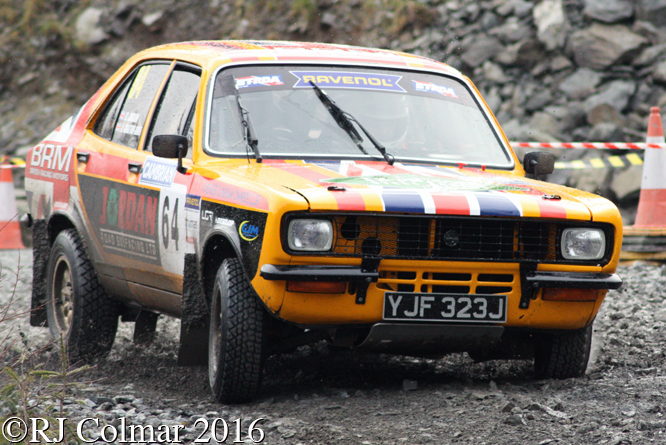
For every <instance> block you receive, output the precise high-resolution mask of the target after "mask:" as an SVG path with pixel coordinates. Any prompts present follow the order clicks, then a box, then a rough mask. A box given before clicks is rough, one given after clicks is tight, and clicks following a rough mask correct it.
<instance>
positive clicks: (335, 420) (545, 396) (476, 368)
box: [0, 250, 666, 445]
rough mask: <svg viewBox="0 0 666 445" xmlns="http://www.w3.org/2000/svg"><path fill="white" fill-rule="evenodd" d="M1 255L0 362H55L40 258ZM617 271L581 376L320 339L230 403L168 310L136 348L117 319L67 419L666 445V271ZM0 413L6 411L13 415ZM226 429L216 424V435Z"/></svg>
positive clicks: (358, 439)
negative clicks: (35, 265) (247, 399)
mask: <svg viewBox="0 0 666 445" xmlns="http://www.w3.org/2000/svg"><path fill="white" fill-rule="evenodd" d="M0 261H1V263H2V281H1V282H0V308H1V307H3V306H6V304H7V302H8V301H9V299H10V298H11V297H12V295H14V301H13V302H12V304H11V306H10V309H9V312H8V315H18V318H15V319H12V320H6V321H4V322H2V323H0V339H2V338H5V335H9V338H8V339H6V340H4V345H5V348H0V353H1V351H2V350H3V349H6V345H9V344H10V343H12V340H13V341H14V343H13V346H11V348H12V354H5V357H4V360H7V359H8V357H9V356H10V355H11V356H12V357H16V354H17V353H25V352H26V351H27V352H33V353H34V354H36V357H37V359H35V360H37V361H39V362H41V363H42V364H43V366H46V367H47V368H48V367H49V366H50V367H54V368H55V367H56V365H57V363H56V359H55V356H56V355H55V354H54V352H53V351H51V350H48V348H46V349H47V350H46V352H41V353H38V352H39V351H40V348H42V349H43V348H44V347H45V346H47V345H48V335H47V332H46V330H45V329H39V328H31V327H29V324H28V320H27V316H25V315H21V313H22V312H24V311H25V310H27V309H28V307H29V296H30V282H31V270H30V261H31V252H30V251H29V250H24V251H20V252H17V251H0ZM19 265H20V266H19ZM17 270H18V279H17ZM619 273H620V275H621V276H622V278H623V279H624V280H625V285H624V286H623V288H622V289H621V290H620V291H617V292H611V293H609V295H608V297H607V298H606V301H605V303H604V305H603V307H602V310H601V312H600V314H599V316H598V318H597V321H596V323H595V333H594V347H593V354H592V358H591V361H590V365H589V367H588V371H587V375H586V376H585V377H584V378H580V379H571V380H565V381H555V380H544V381H535V380H533V379H532V376H531V364H530V363H527V362H489V363H478V364H477V363H474V362H473V361H472V360H470V359H469V357H467V356H466V355H464V354H458V355H451V356H448V357H446V358H444V359H442V360H426V359H413V358H405V357H394V356H387V355H377V354H366V355H358V354H351V353H342V352H338V351H333V350H331V349H329V348H328V347H326V346H325V345H323V344H317V345H314V346H311V347H304V348H300V349H299V350H297V351H296V352H294V353H292V354H287V355H281V356H276V357H272V358H271V359H269V361H268V363H267V371H266V375H265V377H264V390H263V392H262V395H261V397H260V398H259V399H258V400H257V401H256V402H254V403H251V404H246V405H238V406H225V405H220V404H217V403H215V402H213V400H212V397H211V395H210V393H209V389H208V382H207V378H206V372H205V369H203V368H180V367H177V366H176V352H177V341H178V340H177V339H178V329H179V327H178V326H179V325H178V323H177V321H175V320H171V319H166V318H164V317H162V318H160V321H159V323H158V335H157V341H156V342H155V343H154V344H153V345H152V346H149V347H138V346H135V345H133V343H132V340H131V339H132V325H131V324H122V325H121V328H120V330H119V333H118V336H117V338H116V343H115V345H114V348H113V351H112V352H111V354H110V356H109V357H108V358H107V359H106V360H104V361H101V362H100V363H98V364H97V365H96V367H95V368H94V369H92V370H91V371H88V372H86V373H84V374H81V375H79V376H78V377H77V381H79V382H81V383H83V385H81V386H80V387H79V388H72V389H71V391H72V394H71V395H70V396H68V398H67V399H66V400H65V402H66V406H65V408H66V410H67V412H68V415H67V418H68V420H67V422H69V423H67V425H74V426H76V424H77V422H79V421H80V420H81V419H83V418H86V417H92V418H96V419H100V422H102V423H100V427H96V425H94V424H93V423H92V421H89V422H87V423H86V424H85V425H84V428H83V430H84V431H87V434H89V436H87V437H93V438H96V437H97V436H99V434H100V432H101V430H102V425H104V422H105V423H107V424H108V425H109V427H107V429H106V430H105V431H106V433H107V434H111V432H110V431H111V429H113V428H115V431H116V432H117V431H121V430H122V428H123V426H125V427H127V424H134V425H139V426H142V427H144V428H147V426H148V425H151V426H153V427H154V431H155V432H156V435H155V441H156V442H162V443H163V442H164V440H163V439H165V438H167V436H166V435H164V434H163V435H162V436H158V435H157V432H159V431H161V432H162V433H164V432H165V429H166V428H171V429H170V430H169V431H170V432H171V436H170V438H171V440H173V439H174V437H175V436H174V434H173V432H174V431H175V429H178V433H179V436H178V439H180V440H181V441H183V442H184V443H191V442H193V441H194V440H195V439H196V438H197V436H199V435H200V434H202V432H204V431H205V434H203V439H204V440H203V443H215V441H214V440H213V439H212V438H211V437H210V432H211V431H210V427H209V428H208V429H206V424H209V425H211V424H212V423H213V420H214V419H217V418H220V419H224V420H225V421H226V422H227V423H228V426H229V432H230V435H229V438H228V439H227V441H226V442H227V443H233V441H234V440H235V439H236V429H237V426H238V424H239V423H240V425H241V441H242V440H245V442H250V443H251V440H250V439H249V438H248V436H247V431H248V429H249V427H250V424H251V422H252V421H254V420H256V419H263V420H261V421H260V422H258V423H256V424H255V426H256V427H258V428H260V429H261V430H262V431H263V432H264V433H265V438H264V439H263V443H268V444H299V443H300V444H330V443H336V442H343V443H350V444H362V445H366V444H401V443H405V444H428V443H441V444H454V443H455V444H479V445H480V444H540V445H545V444H597V443H598V444H614V445H618V444H647V443H659V444H663V443H666V419H664V417H663V416H664V413H666V401H664V397H663V394H664V393H665V392H666V370H664V366H663V363H664V332H665V330H664V326H665V323H666V304H665V299H666V290H665V288H664V284H666V267H662V266H659V265H654V264H647V263H641V262H636V263H634V264H631V265H626V266H623V267H621V268H620V271H619ZM1 318H2V316H1V315H0V319H1ZM35 351H37V352H35ZM2 359H3V358H2V357H1V356H0V360H2ZM35 360H32V361H33V362H34V361H35ZM1 386H2V381H1V380H0V387H1ZM40 394H41V395H49V392H48V389H46V388H45V387H44V386H43V385H40V384H38V382H34V384H33V386H32V387H31V393H30V398H33V399H34V403H35V404H40V405H39V406H38V407H37V412H43V409H45V403H46V402H44V401H39V399H38V398H37V395H40ZM50 395H51V396H53V393H50ZM0 406H1V403H0ZM0 409H2V412H1V413H0V414H1V415H0V417H2V416H3V415H4V416H8V415H10V412H9V410H8V409H7V407H6V406H5V407H4V408H0ZM39 410H42V411H39ZM236 419H241V421H240V422H235V421H236ZM123 423H125V425H124V424H123ZM220 425H222V423H221V422H218V427H219V426H220ZM127 428H128V429H127V430H126V432H130V431H131V427H127ZM223 432H224V431H223V430H222V429H221V428H218V429H217V433H218V438H221V436H222V435H223ZM106 437H107V438H109V436H108V435H107V436H106ZM128 437H129V436H126V438H125V439H126V442H124V443H130V442H132V441H131V440H128V439H127V438H128ZM136 437H138V436H136ZM254 438H255V440H257V439H259V432H258V431H255V435H254ZM103 439H104V438H103V437H102V438H100V441H103ZM121 439H122V437H121V436H118V438H117V439H116V441H115V443H123V442H121ZM135 441H140V440H139V439H138V438H135ZM0 443H2V438H0ZM144 443H145V442H144Z"/></svg>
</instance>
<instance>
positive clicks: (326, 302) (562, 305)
mask: <svg viewBox="0 0 666 445" xmlns="http://www.w3.org/2000/svg"><path fill="white" fill-rule="evenodd" d="M377 263H378V262H377ZM377 263H374V264H373V263H372V262H370V261H364V262H363V263H362V264H358V263H357V264H356V265H348V264H340V263H339V262H338V264H319V265H316V264H312V263H310V264H303V263H301V264H300V265H294V264H292V265H273V264H264V265H263V266H262V267H261V268H260V274H259V275H260V277H257V280H258V282H257V283H254V284H255V289H258V293H259V295H260V296H261V298H262V299H263V300H264V301H269V302H270V300H271V298H276V297H277V296H279V297H282V296H283V298H281V302H282V304H281V305H280V307H279V309H277V310H274V311H273V313H274V314H275V315H276V316H277V317H279V318H281V319H283V320H285V321H289V322H293V323H296V324H299V325H302V326H317V325H322V326H323V325H336V326H343V325H346V326H360V325H363V324H365V325H374V324H375V323H382V322H385V321H384V320H383V315H382V314H383V306H384V294H385V292H387V291H389V292H396V291H400V292H417V293H433V294H445V293H456V294H460V293H469V294H501V295H507V297H508V301H507V305H508V306H507V310H508V313H507V321H506V323H502V324H501V325H502V326H505V327H513V328H521V329H555V330H560V329H580V328H582V327H584V326H587V325H588V324H589V323H590V322H591V321H592V320H593V319H594V316H595V315H596V313H597V311H598V310H599V307H600V306H601V303H602V301H603V299H604V298H603V297H604V296H605V293H604V289H616V288H618V287H619V286H620V285H621V283H622V281H621V280H620V278H619V277H618V276H617V275H615V274H610V273H600V271H598V270H596V271H591V270H590V271H587V272H582V271H578V270H571V267H568V269H569V270H568V271H566V272H565V271H536V270H534V269H536V267H534V268H531V267H530V268H525V267H521V266H522V265H521V264H518V263H479V262H425V261H424V262H421V261H410V262H405V261H400V260H389V259H383V260H382V261H381V265H379V264H377ZM290 281H304V282H307V281H310V282H317V281H319V282H326V281H329V282H333V281H337V282H347V283H349V285H348V286H347V292H344V293H299V292H297V291H288V290H287V286H286V283H288V282H290ZM269 284H270V286H268V285H269ZM546 288H555V289H557V288H566V289H581V290H584V289H599V294H598V298H597V299H596V301H553V300H544V299H543V298H541V297H542V294H543V292H544V289H546ZM278 293H282V295H279V294H278ZM523 297H526V298H523Z"/></svg>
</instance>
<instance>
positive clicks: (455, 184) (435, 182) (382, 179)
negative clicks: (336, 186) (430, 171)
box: [321, 174, 524, 192]
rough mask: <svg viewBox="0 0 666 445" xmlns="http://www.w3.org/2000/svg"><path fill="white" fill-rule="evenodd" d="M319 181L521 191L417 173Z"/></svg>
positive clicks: (381, 185)
mask: <svg viewBox="0 0 666 445" xmlns="http://www.w3.org/2000/svg"><path fill="white" fill-rule="evenodd" d="M321 182H333V183H342V184H358V185H367V186H375V187H395V188H401V189H417V190H427V191H431V192H433V191H442V192H467V191H488V190H507V191H522V190H524V189H523V188H520V187H513V186H510V185H504V184H497V183H495V182H493V181H487V180H485V179H480V178H455V179H454V178H438V177H434V176H432V177H424V176H419V175H411V174H405V175H376V176H353V177H347V178H333V179H330V178H329V179H322V180H321Z"/></svg>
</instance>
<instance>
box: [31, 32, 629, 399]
mask: <svg viewBox="0 0 666 445" xmlns="http://www.w3.org/2000/svg"><path fill="white" fill-rule="evenodd" d="M524 164H525V170H524V169H523V167H521V165H520V163H519V162H518V159H517V158H516V155H515V154H514V152H513V151H512V149H511V147H510V146H509V144H508V141H507V139H506V137H505V136H504V134H503V133H502V130H501V128H500V126H499V125H498V123H497V121H496V120H495V118H494V116H493V114H492V113H491V111H490V110H489V109H488V107H487V105H486V104H485V102H484V101H483V99H482V98H481V96H480V95H479V92H478V91H477V90H476V89H475V87H474V85H473V84H472V83H471V81H470V80H469V79H467V78H466V77H464V76H462V75H461V74H460V73H459V72H458V71H456V70H454V69H452V68H450V67H449V66H447V65H444V64H442V63H438V62H435V61H433V60H429V59H426V58H422V57H416V56H412V55H409V54H404V53H398V52H392V51H385V50H379V49H369V48H357V47H349V46H342V45H325V44H315V43H294V42H268V41H261V42H252V41H202V42H185V43H177V44H170V45H164V46H160V47H156V48H152V49H148V50H146V51H143V52H140V53H139V54H137V55H136V56H134V57H132V58H131V59H130V60H128V61H127V63H125V64H124V65H123V66H122V67H121V68H120V69H119V70H118V71H117V73H116V74H114V75H113V76H112V77H111V78H110V79H109V81H108V82H106V83H105V84H104V85H103V86H102V88H101V89H100V90H99V91H98V92H97V93H96V94H95V95H94V96H93V97H92V98H91V99H90V100H89V101H88V102H87V103H86V104H85V105H84V106H83V107H82V108H81V109H80V110H79V112H78V113H77V114H76V115H75V116H72V117H71V118H70V119H68V120H67V121H66V122H64V123H63V124H62V125H61V126H60V127H58V128H57V129H56V130H55V131H53V132H52V133H51V134H50V135H48V136H47V137H46V138H45V139H44V140H43V141H42V142H41V143H39V144H38V145H37V146H35V147H34V148H33V149H32V150H31V152H30V153H29V156H28V158H27V168H26V189H27V192H28V200H29V203H30V206H31V223H32V227H33V234H34V235H33V236H34V280H35V281H34V286H33V297H32V306H33V309H34V310H33V312H32V319H31V322H32V324H33V325H39V326H44V325H48V326H49V328H50V329H51V332H52V333H53V335H54V336H55V337H56V338H57V337H59V336H60V335H64V336H65V338H66V340H67V351H68V354H69V356H70V358H71V359H72V360H77V361H78V360H83V361H89V360H93V359H95V358H97V357H100V356H103V355H104V354H106V353H107V352H108V351H109V350H110V348H111V346H112V344H113V341H114V337H115V334H116V329H117V326H118V322H119V320H122V321H127V322H134V323H135V324H136V326H135V340H136V341H138V342H146V341H150V340H151V339H152V338H153V336H154V332H155V326H156V322H157V317H158V316H159V314H165V315H168V316H173V317H179V318H180V320H181V332H180V350H179V362H180V363H181V364H185V365H205V364H207V366H208V371H209V376H210V385H211V388H212V390H213V392H214V394H215V397H216V398H217V399H218V400H219V401H221V402H224V403H234V402H243V401H247V400H250V399H252V398H253V397H256V396H257V394H258V391H259V389H260V380H261V374H262V367H263V364H264V359H265V358H266V357H267V355H269V354H273V353H277V352H280V351H284V350H289V349H292V348H294V347H297V346H299V345H303V344H307V343H311V342H316V341H321V340H327V341H329V342H331V343H332V344H333V345H336V346H339V347H348V348H354V349H358V350H368V351H383V352H387V353H399V354H409V355H414V356H428V357H431V356H441V355H443V354H446V353H450V352H461V351H466V352H468V353H469V354H470V356H471V357H473V358H474V359H477V360H487V359H498V358H501V359H513V358H530V357H533V358H534V363H535V371H536V375H537V376H538V377H547V378H568V377H576V376H580V375H582V374H583V373H584V372H585V368H586V366H587V361H588V357H589V352H590V341H591V333H592V323H593V321H594V318H595V315H596V313H597V311H598V310H599V307H600V305H601V303H602V301H603V299H604V296H605V294H606V292H607V289H615V288H617V287H619V286H620V284H621V280H620V278H619V277H618V276H617V275H615V273H614V272H615V269H616V266H617V263H618V257H619V252H620V247H621V238H622V224H621V220H620V216H619V213H618V211H617V209H616V207H615V206H614V205H613V204H612V203H610V202H608V201H606V200H605V199H602V198H600V197H598V196H595V195H591V194H587V193H583V192H580V191H577V190H573V189H569V188H566V187H561V186H557V185H552V184H547V183H544V182H541V181H539V180H538V179H539V177H542V176H543V175H545V174H547V173H550V172H552V169H553V156H552V155H551V154H549V153H539V152H536V153H528V154H527V155H526V156H525V160H524Z"/></svg>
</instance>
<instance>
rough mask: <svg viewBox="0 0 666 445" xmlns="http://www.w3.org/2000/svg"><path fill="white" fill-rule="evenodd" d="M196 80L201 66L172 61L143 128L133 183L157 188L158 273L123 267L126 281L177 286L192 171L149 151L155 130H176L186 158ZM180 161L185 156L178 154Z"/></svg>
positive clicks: (186, 248) (189, 249) (188, 246)
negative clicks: (141, 157)
mask: <svg viewBox="0 0 666 445" xmlns="http://www.w3.org/2000/svg"><path fill="white" fill-rule="evenodd" d="M200 83H201V69H200V68H198V67H195V66H192V65H189V64H185V63H182V62H180V63H177V64H176V65H175V66H174V68H173V70H172V72H171V73H170V75H169V79H168V81H167V82H166V84H165V86H164V88H163V90H162V93H161V95H160V97H159V99H158V100H157V102H156V107H155V111H154V113H153V116H152V119H151V122H150V125H149V126H148V129H147V132H146V143H145V144H144V145H143V148H144V150H143V152H144V154H145V156H146V158H145V161H144V162H143V165H142V171H141V174H140V177H139V180H138V184H140V185H142V186H143V187H145V188H149V189H153V190H154V189H156V190H157V191H158V192H159V202H158V206H157V227H156V232H157V234H158V236H157V250H158V253H159V259H160V266H161V268H160V271H159V274H160V276H159V279H156V278H157V277H154V276H152V275H151V273H150V272H151V268H150V267H144V268H127V269H126V270H125V275H126V277H127V279H128V280H129V281H133V282H135V283H140V284H142V285H146V286H150V287H155V288H159V289H162V290H165V291H168V292H173V293H177V294H180V293H181V292H182V286H183V284H182V274H183V265H184V258H185V254H186V253H194V248H193V246H192V243H193V242H194V241H193V240H192V239H191V237H189V238H188V237H187V230H186V214H187V212H186V210H185V209H186V200H187V191H188V189H189V188H190V184H191V182H192V178H193V175H191V174H190V175H188V174H182V173H179V172H177V171H176V167H177V161H176V160H173V159H164V158H158V157H156V156H153V155H152V141H153V139H154V138H155V136H158V135H167V134H168V135H181V136H185V137H187V139H188V148H189V149H188V156H187V157H188V158H191V154H192V141H193V136H194V131H193V130H194V126H193V125H192V122H193V120H194V114H195V108H196V107H195V106H196V98H197V96H198V93H199V87H200ZM183 163H184V165H185V166H186V167H187V166H188V165H191V161H189V160H187V159H186V160H184V162H183Z"/></svg>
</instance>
